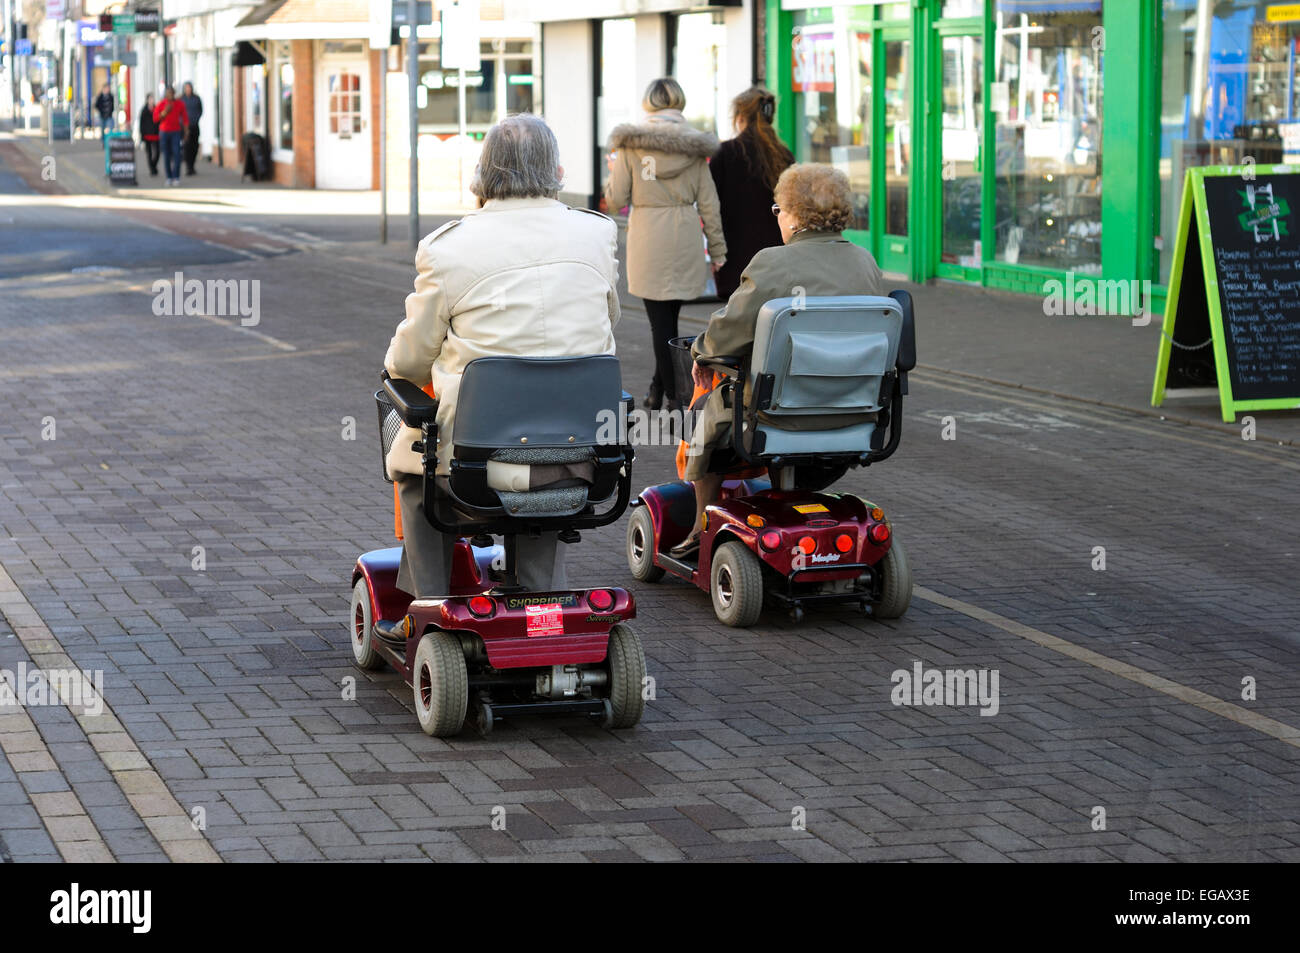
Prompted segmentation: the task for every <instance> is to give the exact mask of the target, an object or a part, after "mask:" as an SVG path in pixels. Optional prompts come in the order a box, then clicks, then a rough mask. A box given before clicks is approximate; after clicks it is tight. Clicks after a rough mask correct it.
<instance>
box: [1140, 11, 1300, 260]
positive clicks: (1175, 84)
mask: <svg viewBox="0 0 1300 953" xmlns="http://www.w3.org/2000/svg"><path fill="white" fill-rule="evenodd" d="M1284 6H1285V5H1280V4H1278V3H1277V2H1276V0H1267V2H1266V0H1258V2H1251V0H1238V2H1236V3H1234V4H1225V3H1221V2H1220V3H1212V2H1209V0H1199V2H1197V0H1180V2H1178V3H1176V4H1169V3H1166V4H1165V5H1164V7H1165V9H1164V13H1163V16H1164V22H1163V37H1162V39H1163V50H1164V54H1163V57H1164V62H1163V64H1162V67H1163V68H1162V70H1161V77H1162V86H1161V102H1160V107H1161V108H1160V164H1159V179H1160V190H1159V201H1160V213H1159V214H1160V217H1159V223H1160V234H1159V235H1158V236H1157V242H1156V245H1157V248H1158V249H1159V255H1160V263H1159V264H1160V273H1159V276H1160V281H1161V283H1162V284H1163V283H1166V282H1168V280H1169V269H1170V266H1171V263H1172V256H1173V250H1174V248H1173V246H1174V235H1175V232H1176V231H1177V227H1178V206H1179V202H1180V201H1181V199H1182V194H1183V179H1184V178H1185V173H1186V171H1187V169H1189V168H1191V167H1193V166H1201V165H1240V164H1243V163H1244V162H1246V161H1247V160H1249V161H1252V162H1254V163H1255V164H1257V165H1268V164H1276V163H1289V164H1300V20H1296V19H1285V18H1286V17H1288V16H1290V15H1291V14H1288V13H1286V12H1283V7H1284ZM1270 13H1271V15H1272V20H1270ZM1279 14H1280V15H1279Z"/></svg>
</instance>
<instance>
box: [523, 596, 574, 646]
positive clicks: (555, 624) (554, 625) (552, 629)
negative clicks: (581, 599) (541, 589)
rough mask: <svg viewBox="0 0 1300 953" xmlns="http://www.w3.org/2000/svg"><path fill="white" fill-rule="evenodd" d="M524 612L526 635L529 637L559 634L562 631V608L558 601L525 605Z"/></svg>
mask: <svg viewBox="0 0 1300 953" xmlns="http://www.w3.org/2000/svg"><path fill="white" fill-rule="evenodd" d="M524 613H525V617H526V619H527V623H528V630H527V635H528V637H529V638H530V639H531V638H534V637H536V636H539V635H560V634H561V633H563V632H564V610H563V608H562V607H561V606H560V604H559V603H558V602H548V603H545V604H544V605H540V606H525V607H524Z"/></svg>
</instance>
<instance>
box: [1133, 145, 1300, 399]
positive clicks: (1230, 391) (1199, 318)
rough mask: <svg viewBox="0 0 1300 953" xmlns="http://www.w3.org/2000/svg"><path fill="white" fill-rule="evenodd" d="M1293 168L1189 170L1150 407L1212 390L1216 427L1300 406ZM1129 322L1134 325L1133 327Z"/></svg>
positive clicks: (1299, 241) (1299, 244) (1298, 235)
mask: <svg viewBox="0 0 1300 953" xmlns="http://www.w3.org/2000/svg"><path fill="white" fill-rule="evenodd" d="M1295 173H1296V167H1295V166H1291V165H1240V166H1199V167H1196V168H1191V169H1188V170H1187V176H1186V178H1185V180H1184V183H1183V198H1182V204H1181V207H1180V209H1179V215H1178V232H1177V235H1176V237H1175V242H1174V258H1173V267H1172V269H1171V270H1170V274H1169V297H1168V300H1167V302H1166V304H1165V318H1164V327H1163V334H1162V335H1161V341H1160V350H1159V353H1158V355H1157V358H1156V379H1155V385H1154V387H1153V389H1152V394H1151V403H1152V406H1155V407H1159V406H1160V404H1161V403H1162V402H1163V401H1164V398H1165V392H1166V390H1170V391H1177V390H1179V389H1183V388H1189V387H1205V386H1214V385H1217V386H1218V390H1219V407H1220V410H1221V411H1222V413H1223V419H1224V421H1225V422H1227V423H1232V422H1233V421H1234V420H1235V419H1236V414H1237V413H1239V412H1241V411H1256V410H1294V409H1295V408H1296V407H1298V406H1300V360H1297V355H1300V281H1297V279H1296V273H1297V268H1296V263H1297V262H1300V222H1297V215H1296V211H1297V209H1300V175H1297V174H1295ZM1135 323H1136V322H1135Z"/></svg>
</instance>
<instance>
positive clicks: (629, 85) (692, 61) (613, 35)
mask: <svg viewBox="0 0 1300 953" xmlns="http://www.w3.org/2000/svg"><path fill="white" fill-rule="evenodd" d="M762 4H763V0H730V2H718V3H712V4H708V3H690V2H685V0H562V2H560V0H506V2H505V8H506V11H507V15H508V16H509V17H510V18H511V19H515V20H521V21H532V22H536V23H538V24H540V33H541V66H542V68H541V74H542V99H543V100H544V101H545V103H546V104H547V106H546V108H545V109H544V110H543V112H544V113H545V116H546V119H547V121H548V122H549V123H550V124H551V126H552V128H554V130H555V133H556V136H557V137H558V138H559V141H560V152H561V159H562V161H563V165H564V170H565V191H564V192H563V193H562V195H561V198H562V199H563V200H564V201H566V202H569V203H570V204H575V205H587V206H590V207H593V208H594V207H596V206H597V204H598V203H599V198H600V192H601V190H602V187H603V185H604V180H605V177H606V176H607V175H608V169H607V167H606V163H605V158H604V152H605V143H606V141H607V139H608V137H609V133H610V131H611V130H612V129H613V128H614V127H615V126H616V125H618V124H619V123H621V122H630V121H636V120H638V119H640V117H641V95H642V93H643V92H644V90H645V87H646V85H647V84H648V83H649V82H650V81H651V80H653V79H655V78H656V77H659V76H667V75H672V76H675V77H676V78H677V79H678V81H679V82H680V83H681V85H682V88H683V90H684V91H685V93H686V110H685V112H686V118H687V120H688V121H690V122H691V123H693V124H695V125H697V126H699V127H700V128H703V129H709V130H711V131H714V132H716V133H717V134H718V136H719V138H724V139H725V138H728V137H730V136H731V134H732V133H731V120H730V116H729V112H728V110H729V104H730V102H731V99H732V97H734V96H735V95H736V94H737V93H739V92H741V91H742V90H744V89H746V88H747V87H748V86H750V85H752V84H753V83H754V81H755V80H756V79H757V78H758V72H756V71H757V70H758V69H759V68H760V67H761V64H762V57H761V55H760V53H759V50H760V48H759V47H758V46H757V40H756V37H757V33H756V29H755V21H756V18H757V17H758V16H760V15H761V13H762V12H763V10H762Z"/></svg>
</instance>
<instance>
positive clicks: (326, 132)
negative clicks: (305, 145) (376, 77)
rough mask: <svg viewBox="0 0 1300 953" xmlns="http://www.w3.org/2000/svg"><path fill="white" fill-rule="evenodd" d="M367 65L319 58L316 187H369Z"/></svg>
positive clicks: (351, 61) (362, 61) (363, 61)
mask: <svg viewBox="0 0 1300 953" xmlns="http://www.w3.org/2000/svg"><path fill="white" fill-rule="evenodd" d="M369 75H370V74H369V69H368V68H367V64H366V61H365V60H364V59H348V60H329V59H322V60H321V63H320V66H319V67H318V69H317V73H316V188H318V189H368V188H370V182H371V179H370V164H371V148H370V91H369V89H367V86H368V85H369V84H368V82H367V80H368V78H369Z"/></svg>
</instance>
